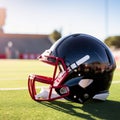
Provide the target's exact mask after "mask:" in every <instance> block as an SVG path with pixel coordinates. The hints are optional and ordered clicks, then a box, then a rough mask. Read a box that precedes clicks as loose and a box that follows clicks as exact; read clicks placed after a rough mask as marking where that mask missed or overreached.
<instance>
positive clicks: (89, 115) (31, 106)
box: [0, 60, 120, 120]
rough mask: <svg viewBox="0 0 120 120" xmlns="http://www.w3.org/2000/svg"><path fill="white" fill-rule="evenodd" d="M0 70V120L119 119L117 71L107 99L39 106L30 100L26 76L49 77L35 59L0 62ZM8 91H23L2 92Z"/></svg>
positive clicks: (56, 102)
mask: <svg viewBox="0 0 120 120" xmlns="http://www.w3.org/2000/svg"><path fill="white" fill-rule="evenodd" d="M117 65H118V66H120V63H117ZM0 67H1V69H0V120H120V74H119V71H120V70H118V69H117V70H116V71H115V74H114V78H113V84H112V85H111V88H110V96H109V97H108V100H107V101H105V102H91V103H86V104H84V105H82V104H78V103H73V102H69V101H66V100H57V101H53V102H41V103H39V102H35V101H33V100H32V99H31V98H30V96H29V93H28V90H27V89H26V88H27V78H28V75H29V74H30V73H35V74H40V73H42V74H43V73H44V72H45V73H46V74H49V72H48V71H49V69H48V71H46V69H45V68H44V67H42V68H41V67H40V63H39V61H38V60H0ZM8 88H10V89H11V88H23V89H24V88H25V89H24V90H5V89H8Z"/></svg>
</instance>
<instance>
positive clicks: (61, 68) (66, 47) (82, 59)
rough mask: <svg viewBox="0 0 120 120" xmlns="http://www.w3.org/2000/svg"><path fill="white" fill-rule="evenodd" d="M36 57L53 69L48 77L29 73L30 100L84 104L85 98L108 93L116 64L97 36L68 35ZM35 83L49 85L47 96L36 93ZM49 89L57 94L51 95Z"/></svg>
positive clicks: (95, 97)
mask: <svg viewBox="0 0 120 120" xmlns="http://www.w3.org/2000/svg"><path fill="white" fill-rule="evenodd" d="M39 60H40V61H42V62H45V63H47V64H50V65H52V66H54V72H53V76H52V77H47V76H42V75H33V74H32V75H29V78H28V89H29V93H30V95H31V97H32V98H33V99H34V100H37V101H43V100H47V101H51V100H55V99H59V98H65V99H67V100H70V101H74V102H78V103H84V102H85V101H87V100H89V99H98V100H105V99H106V98H107V96H108V95H109V88H110V86H111V82H112V77H113V73H114V70H115V68H116V63H115V60H114V58H113V56H112V54H111V52H110V50H109V48H108V47H107V46H106V45H105V44H104V43H103V42H102V41H100V40H99V39H97V38H95V37H93V36H90V35H87V34H72V35H69V36H67V37H65V38H62V39H59V40H58V41H57V42H55V43H54V44H53V45H52V47H51V48H50V49H49V50H47V51H45V52H44V53H43V54H41V55H40V57H39ZM36 82H41V83H45V84H48V85H49V92H48V94H47V97H41V96H39V94H38V93H37V90H36V85H35V83H36ZM53 90H54V91H55V92H56V93H57V96H54V97H53V96H52V94H53ZM41 94H42V93H41ZM37 95H38V96H39V97H36V96H37Z"/></svg>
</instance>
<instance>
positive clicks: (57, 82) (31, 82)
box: [28, 54, 69, 101]
mask: <svg viewBox="0 0 120 120" xmlns="http://www.w3.org/2000/svg"><path fill="white" fill-rule="evenodd" d="M39 60H40V61H42V62H45V63H47V64H50V65H53V66H55V67H54V73H53V77H46V76H41V75H33V74H31V75H29V77H28V90H29V93H30V96H31V97H32V99H34V100H36V101H52V100H55V99H60V98H64V97H66V96H68V95H69V89H68V87H67V86H65V85H61V82H62V81H63V80H64V79H65V78H66V77H67V75H68V69H67V67H66V65H65V64H64V61H63V59H61V58H57V57H54V56H46V55H43V54H42V55H41V56H40V57H39ZM60 66H61V67H62V68H61V69H60V71H61V72H60V73H59V74H58V75H57V69H58V67H60ZM56 75H57V76H56ZM36 82H41V83H45V84H48V85H49V93H48V97H47V98H40V99H38V98H36V97H35V96H36V95H37V92H36V89H37V87H36V84H35V83H36ZM61 88H62V89H64V90H65V93H64V94H63V95H61V96H59V95H58V96H55V97H53V96H52V93H53V90H55V89H61Z"/></svg>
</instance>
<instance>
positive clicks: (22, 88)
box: [0, 80, 120, 91]
mask: <svg viewBox="0 0 120 120" xmlns="http://www.w3.org/2000/svg"><path fill="white" fill-rule="evenodd" d="M112 84H120V80H116V81H113V82H112ZM41 87H43V86H41ZM27 89H28V88H27V87H20V88H0V91H3V90H27Z"/></svg>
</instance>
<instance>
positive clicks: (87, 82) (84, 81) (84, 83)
mask: <svg viewBox="0 0 120 120" xmlns="http://www.w3.org/2000/svg"><path fill="white" fill-rule="evenodd" d="M92 82H93V79H81V80H80V82H79V83H78V84H79V86H81V87H82V88H86V87H87V86H89V85H90V84H91V83H92Z"/></svg>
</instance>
